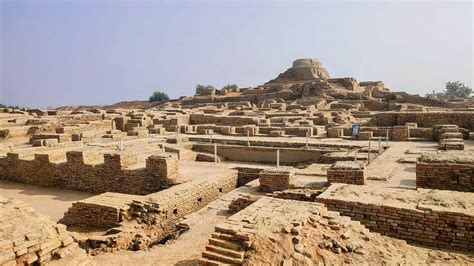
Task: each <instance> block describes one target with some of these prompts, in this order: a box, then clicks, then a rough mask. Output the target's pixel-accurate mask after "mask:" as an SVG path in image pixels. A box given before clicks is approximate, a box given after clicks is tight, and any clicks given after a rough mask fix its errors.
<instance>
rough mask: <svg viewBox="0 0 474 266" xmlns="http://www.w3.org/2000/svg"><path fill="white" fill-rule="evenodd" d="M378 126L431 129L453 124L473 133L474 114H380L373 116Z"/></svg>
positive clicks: (469, 112) (460, 112)
mask: <svg viewBox="0 0 474 266" xmlns="http://www.w3.org/2000/svg"><path fill="white" fill-rule="evenodd" d="M374 119H375V121H376V124H377V125H378V126H403V125H405V124H406V123H417V124H418V127H432V126H434V125H437V124H455V125H458V126H459V127H462V128H466V129H468V130H470V131H474V112H472V111H457V112H454V111H452V112H382V113H378V114H376V116H375V118H374Z"/></svg>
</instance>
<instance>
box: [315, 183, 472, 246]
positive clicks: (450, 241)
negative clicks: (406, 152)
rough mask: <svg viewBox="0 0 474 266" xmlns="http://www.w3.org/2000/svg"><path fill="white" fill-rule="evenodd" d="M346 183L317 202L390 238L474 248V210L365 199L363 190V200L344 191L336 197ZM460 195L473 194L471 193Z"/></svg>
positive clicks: (321, 196) (335, 186) (417, 242)
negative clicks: (410, 205)
mask: <svg viewBox="0 0 474 266" xmlns="http://www.w3.org/2000/svg"><path fill="white" fill-rule="evenodd" d="M342 186H348V185H339V184H338V185H333V186H331V187H330V188H329V189H328V190H326V191H325V192H324V193H323V194H321V195H320V196H318V198H317V201H318V202H321V203H324V205H326V207H327V208H328V209H329V210H331V211H337V212H339V213H341V215H346V216H350V217H352V219H354V220H357V221H360V222H361V223H362V224H364V225H365V226H367V228H369V229H370V230H372V231H375V232H379V233H381V234H384V235H387V236H390V237H395V238H399V239H404V240H407V241H408V242H410V243H415V244H421V245H427V246H432V247H440V248H451V249H457V250H465V251H474V231H473V230H472V228H474V214H473V213H472V211H467V210H466V211H464V212H459V211H454V210H453V211H447V210H445V209H443V210H437V209H435V208H433V207H431V206H424V205H423V204H422V203H418V206H417V207H409V206H406V205H403V206H396V205H393V204H386V203H385V202H384V201H381V202H378V203H374V202H370V201H369V200H367V202H365V200H366V199H369V198H370V197H367V198H366V199H364V198H363V192H362V191H360V190H358V191H357V193H358V194H360V195H362V196H360V197H359V200H346V199H344V198H345V196H343V195H342V194H341V195H340V196H333V195H332V194H333V193H336V192H337V190H340V189H341V187H342ZM370 193H371V194H372V195H375V194H376V193H378V192H376V191H371V192H370ZM380 193H387V194H386V195H389V194H393V193H390V192H389V191H380ZM417 193H419V192H417ZM423 193H430V192H423ZM451 193H462V192H451ZM405 197H407V196H406V195H405ZM460 197H469V195H464V196H463V195H461V196H460ZM471 210H472V209H471Z"/></svg>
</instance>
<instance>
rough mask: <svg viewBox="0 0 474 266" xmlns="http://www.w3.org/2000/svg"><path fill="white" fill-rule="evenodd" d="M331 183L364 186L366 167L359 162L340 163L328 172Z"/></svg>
mask: <svg viewBox="0 0 474 266" xmlns="http://www.w3.org/2000/svg"><path fill="white" fill-rule="evenodd" d="M327 178H328V182H329V183H345V184H355V185H363V184H364V183H365V179H366V178H365V166H364V165H363V164H361V163H358V162H351V161H340V162H336V163H335V164H333V165H332V166H331V167H330V168H328V171H327Z"/></svg>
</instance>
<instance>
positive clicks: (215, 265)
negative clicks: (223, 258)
mask: <svg viewBox="0 0 474 266" xmlns="http://www.w3.org/2000/svg"><path fill="white" fill-rule="evenodd" d="M198 264H199V265H207V266H220V265H235V264H229V263H222V262H220V261H217V260H212V259H207V258H200V259H199V260H198Z"/></svg>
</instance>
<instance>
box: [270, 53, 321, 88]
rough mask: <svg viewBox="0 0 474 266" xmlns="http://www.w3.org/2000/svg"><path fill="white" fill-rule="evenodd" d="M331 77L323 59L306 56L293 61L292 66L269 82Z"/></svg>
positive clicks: (289, 81)
mask: <svg viewBox="0 0 474 266" xmlns="http://www.w3.org/2000/svg"><path fill="white" fill-rule="evenodd" d="M329 78H330V77H329V73H328V71H327V70H326V69H325V68H324V67H322V65H321V61H319V60H318V59H315V58H304V59H297V60H295V61H293V66H292V67H290V68H288V69H287V70H286V71H285V72H283V73H281V74H280V75H278V77H277V78H275V79H273V80H270V81H269V82H267V84H272V83H295V82H301V81H311V80H320V79H324V80H325V79H329Z"/></svg>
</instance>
